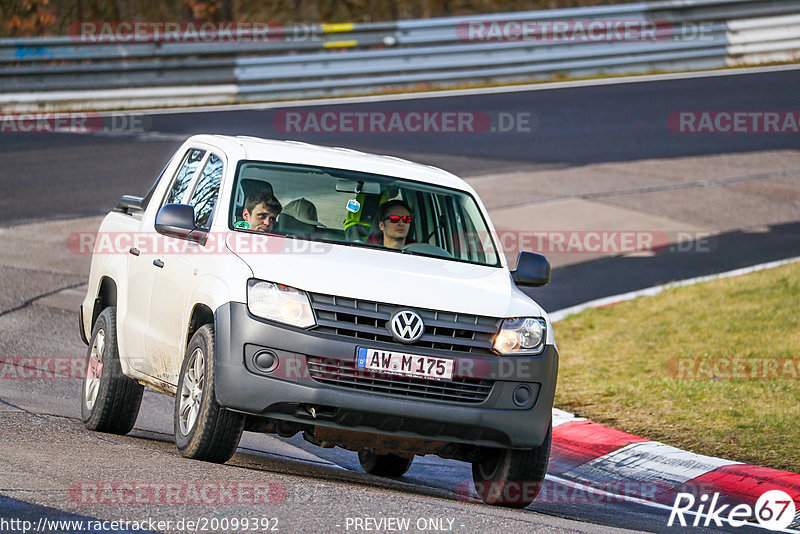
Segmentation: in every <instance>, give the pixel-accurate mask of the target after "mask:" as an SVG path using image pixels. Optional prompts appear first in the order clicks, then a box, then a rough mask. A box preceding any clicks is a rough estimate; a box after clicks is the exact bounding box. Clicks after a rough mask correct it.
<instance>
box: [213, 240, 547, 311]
mask: <svg viewBox="0 0 800 534" xmlns="http://www.w3.org/2000/svg"><path fill="white" fill-rule="evenodd" d="M228 237H229V238H228V239H227V241H226V242H227V244H228V248H229V249H230V250H231V251H232V252H233V253H234V254H236V255H237V256H239V257H240V258H241V259H242V260H243V261H244V262H245V263H247V265H248V266H249V267H250V269H251V270H252V271H253V275H254V276H255V277H256V278H259V279H262V280H267V281H270V282H276V283H280V284H285V285H289V286H293V287H296V288H298V289H302V290H304V291H310V292H314V293H323V294H327V295H336V296H342V297H348V298H355V299H361V300H371V301H377V302H384V303H388V304H398V305H403V306H409V307H417V308H428V309H433V310H442V311H449V312H457V313H468V314H472V315H484V316H490V317H516V316H543V315H544V312H543V310H542V309H541V307H539V306H538V305H537V304H536V303H535V302H534V301H533V300H531V299H530V297H528V296H527V295H525V294H524V293H522V291H520V290H519V289H518V288H517V287H516V285H515V284H514V283H513V281H512V279H511V275H510V273H509V272H508V270H507V269H505V268H504V267H487V266H482V265H474V264H469V263H462V262H457V261H452V260H447V259H442V258H434V257H429V256H419V255H412V254H403V253H399V252H392V251H389V250H385V249H374V248H368V247H362V246H352V245H344V244H331V243H320V242H314V241H304V240H300V239H291V238H285V237H282V236H260V235H257V234H250V233H243V232H232V233H231V234H229V236H228ZM259 244H260V246H256V245H259Z"/></svg>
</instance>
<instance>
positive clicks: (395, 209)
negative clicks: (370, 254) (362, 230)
mask: <svg viewBox="0 0 800 534" xmlns="http://www.w3.org/2000/svg"><path fill="white" fill-rule="evenodd" d="M411 220H412V218H411V208H410V207H409V206H408V204H406V203H405V202H403V201H402V200H390V201H388V202H384V203H383V204H381V207H380V210H379V211H378V229H379V230H380V231H381V234H374V235H372V236H370V238H369V239H367V243H372V244H374V245H383V246H384V247H386V248H394V249H400V248H403V246H404V245H407V244H408V243H413V242H414V240H413V239H412V238H411V237H410V236H409V235H408V232H409V230H410V228H411Z"/></svg>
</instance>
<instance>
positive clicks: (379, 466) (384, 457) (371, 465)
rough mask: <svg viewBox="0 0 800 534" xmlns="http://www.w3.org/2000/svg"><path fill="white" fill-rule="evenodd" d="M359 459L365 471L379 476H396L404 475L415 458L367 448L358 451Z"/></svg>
mask: <svg viewBox="0 0 800 534" xmlns="http://www.w3.org/2000/svg"><path fill="white" fill-rule="evenodd" d="M358 461H359V462H361V467H363V468H364V471H366V472H367V473H369V474H371V475H375V476H379V477H391V478H396V477H400V476H403V475H404V474H405V472H406V471H408V468H409V467H411V462H413V461H414V459H413V458H403V457H402V456H396V455H394V454H375V453H374V452H369V451H367V450H361V451H359V452H358Z"/></svg>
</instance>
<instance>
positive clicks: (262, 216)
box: [242, 191, 282, 232]
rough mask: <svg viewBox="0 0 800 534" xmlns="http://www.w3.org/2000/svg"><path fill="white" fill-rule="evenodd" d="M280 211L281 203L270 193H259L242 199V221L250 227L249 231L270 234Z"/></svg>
mask: <svg viewBox="0 0 800 534" xmlns="http://www.w3.org/2000/svg"><path fill="white" fill-rule="evenodd" d="M281 209H282V208H281V203H280V202H278V199H277V198H275V197H274V196H272V194H271V193H269V192H266V191H259V192H256V193H252V194H250V195H247V198H245V199H244V209H243V210H242V219H244V220H245V222H247V223H248V224H249V225H250V229H251V230H256V231H258V232H271V231H272V228H273V227H274V226H275V221H276V220H277V219H278V214H279V213H280V212H281Z"/></svg>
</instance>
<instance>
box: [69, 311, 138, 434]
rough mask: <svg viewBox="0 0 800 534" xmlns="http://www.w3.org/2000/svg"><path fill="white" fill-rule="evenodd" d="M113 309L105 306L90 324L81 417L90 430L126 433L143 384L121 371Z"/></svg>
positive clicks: (134, 415)
mask: <svg viewBox="0 0 800 534" xmlns="http://www.w3.org/2000/svg"><path fill="white" fill-rule="evenodd" d="M116 311H117V309H116V308H115V307H113V306H112V307H108V308H106V309H104V310H103V311H102V313H101V314H100V316H99V317H98V318H97V321H95V323H94V328H92V337H91V339H90V340H89V352H88V354H87V356H86V378H85V379H84V381H83V387H82V388H81V420H82V421H83V424H84V425H86V428H88V429H89V430H97V431H100V432H108V433H110V434H127V433H128V432H130V431H131V429H132V428H133V425H134V423H136V416H137V415H138V414H139V406H140V405H141V404H142V394H143V393H144V386H142V385H141V384H139V383H138V382H137V381H135V380H133V379H131V378H128V377H127V376H125V375H124V374H122V366H121V365H120V363H119V350H118V348H117V314H116Z"/></svg>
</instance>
